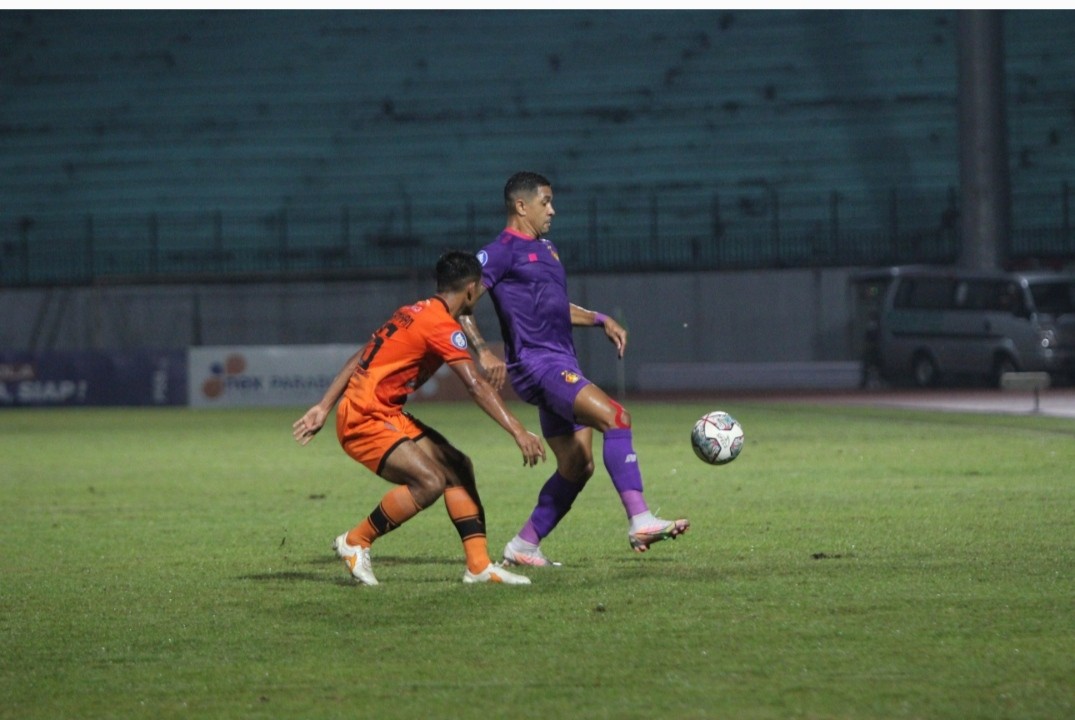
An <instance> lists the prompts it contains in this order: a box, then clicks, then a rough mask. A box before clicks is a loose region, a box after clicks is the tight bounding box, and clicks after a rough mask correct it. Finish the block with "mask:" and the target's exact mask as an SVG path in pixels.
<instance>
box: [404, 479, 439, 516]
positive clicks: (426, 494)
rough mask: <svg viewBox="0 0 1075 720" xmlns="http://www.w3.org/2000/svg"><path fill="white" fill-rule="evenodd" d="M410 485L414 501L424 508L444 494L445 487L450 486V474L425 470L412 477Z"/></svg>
mask: <svg viewBox="0 0 1075 720" xmlns="http://www.w3.org/2000/svg"><path fill="white" fill-rule="evenodd" d="M408 486H409V487H410V489H411V495H413V496H414V501H415V502H416V503H418V507H420V508H422V509H423V510H424V509H425V508H427V507H429V506H430V505H432V504H433V503H435V502H437V500H439V499H440V496H441V495H443V494H444V489H445V488H446V487H447V486H448V476H447V474H446V473H444V472H433V471H430V472H424V473H422V474H421V475H418V476H416V477H414V478H412V479H411V482H409V483H408Z"/></svg>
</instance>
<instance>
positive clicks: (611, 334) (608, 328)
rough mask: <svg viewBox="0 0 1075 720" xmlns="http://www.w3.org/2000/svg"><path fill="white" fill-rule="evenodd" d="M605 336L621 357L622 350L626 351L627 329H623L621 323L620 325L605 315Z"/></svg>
mask: <svg viewBox="0 0 1075 720" xmlns="http://www.w3.org/2000/svg"><path fill="white" fill-rule="evenodd" d="M605 337H607V338H608V339H609V341H610V342H611V343H612V344H613V345H615V346H616V352H617V353H618V354H619V356H620V357H621V358H622V357H623V354H624V352H626V351H627V330H626V329H624V327H623V325H620V324H619V323H618V322H616V321H615V320H613V319H612V318H610V317H606V318H605Z"/></svg>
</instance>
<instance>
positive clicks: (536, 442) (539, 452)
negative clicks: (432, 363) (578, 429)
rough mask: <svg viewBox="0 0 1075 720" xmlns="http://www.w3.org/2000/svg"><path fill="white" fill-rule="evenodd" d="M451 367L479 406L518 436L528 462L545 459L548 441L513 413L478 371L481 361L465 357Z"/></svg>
mask: <svg viewBox="0 0 1075 720" xmlns="http://www.w3.org/2000/svg"><path fill="white" fill-rule="evenodd" d="M451 368H452V370H453V371H455V374H456V375H458V376H459V379H460V380H462V381H463V385H464V386H466V388H467V392H468V393H470V397H471V398H473V400H474V402H475V403H477V405H478V407H480V408H481V409H482V410H484V411H485V414H486V415H488V416H489V417H491V418H492V419H493V420H495V421H496V423H497V424H498V425H499V426H500V427H502V428H504V430H506V431H507V432H508V434H510V435H511V436H512V437H513V438H515V444H516V445H518V446H519V449H520V450H522V452H523V464H524V465H528V466H530V467H533V466H534V465H536V464H537V462H538V459H541V460H542V461H544V460H545V445H544V444H543V443H542V442H541V438H539V437H538V436H537V435H535V434H534V433H532V432H530V431H529V430H527V429H526V428H525V427H523V424H522V423H521V422H519V419H518V418H516V417H515V416H514V415H513V414H512V413H511V410H508V408H507V407H506V406H505V405H504V401H503V400H501V399H500V395H498V394H497V392H496V390H494V389H493V386H492V385H490V384H489V383H488V382H487V381H486V380H485V378H483V377H482V376H481V374H480V373H479V372H478V367H477V365H475V364H474V363H472V362H470V361H469V360H464V361H462V362H456V363H452V364H451Z"/></svg>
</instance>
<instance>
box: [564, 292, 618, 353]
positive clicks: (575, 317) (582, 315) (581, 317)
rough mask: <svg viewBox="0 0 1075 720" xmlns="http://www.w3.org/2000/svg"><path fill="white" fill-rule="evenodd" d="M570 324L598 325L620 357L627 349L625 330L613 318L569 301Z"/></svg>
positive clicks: (582, 325)
mask: <svg viewBox="0 0 1075 720" xmlns="http://www.w3.org/2000/svg"><path fill="white" fill-rule="evenodd" d="M571 324H572V325H578V326H581V327H592V326H594V325H600V326H601V327H602V328H604V330H605V337H607V338H608V339H609V342H611V343H612V344H613V345H615V346H616V352H617V353H618V355H619V357H621V358H622V357H623V354H624V352H626V351H627V330H626V329H625V328H624V327H623V326H622V325H620V324H619V323H618V322H616V320H615V318H611V317H609V316H608V315H605V314H604V313H600V312H597V311H596V310H587V309H586V308H584V307H582V306H581V305H576V304H575V303H571Z"/></svg>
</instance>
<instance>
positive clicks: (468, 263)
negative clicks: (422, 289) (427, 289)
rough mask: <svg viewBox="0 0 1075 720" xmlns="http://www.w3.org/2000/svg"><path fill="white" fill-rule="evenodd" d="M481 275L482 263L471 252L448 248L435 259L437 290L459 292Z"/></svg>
mask: <svg viewBox="0 0 1075 720" xmlns="http://www.w3.org/2000/svg"><path fill="white" fill-rule="evenodd" d="M481 276H482V264H481V263H480V262H478V258H477V256H475V255H474V254H473V253H468V252H463V251H462V250H449V251H448V252H446V253H444V254H443V255H441V256H440V259H438V260H437V292H461V291H462V290H463V288H465V287H466V286H467V283H470V282H473V281H474V280H477V279H478V278H480V277H481Z"/></svg>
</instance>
